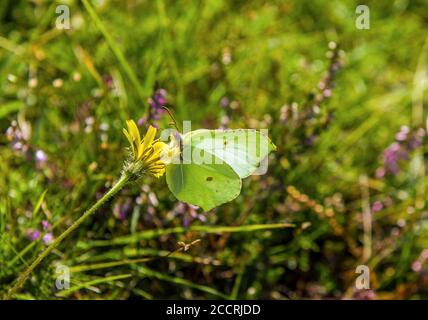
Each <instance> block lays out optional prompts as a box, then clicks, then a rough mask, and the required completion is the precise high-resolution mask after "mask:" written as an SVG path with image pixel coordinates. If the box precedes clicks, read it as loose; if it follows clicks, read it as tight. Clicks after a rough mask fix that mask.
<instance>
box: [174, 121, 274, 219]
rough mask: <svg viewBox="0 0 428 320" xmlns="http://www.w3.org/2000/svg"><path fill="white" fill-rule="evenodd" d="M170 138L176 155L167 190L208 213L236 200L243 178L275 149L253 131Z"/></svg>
mask: <svg viewBox="0 0 428 320" xmlns="http://www.w3.org/2000/svg"><path fill="white" fill-rule="evenodd" d="M171 139H172V142H171V144H172V145H174V146H173V148H175V152H174V155H173V156H171V160H170V161H168V162H169V164H168V165H167V167H166V181H167V184H168V187H169V189H170V190H171V192H172V193H173V194H174V196H175V197H176V198H177V199H179V200H180V201H183V202H186V203H189V204H193V205H196V206H199V207H202V209H204V210H205V211H208V210H211V209H212V208H214V207H217V206H219V205H221V204H223V203H226V202H229V201H232V200H233V199H235V198H236V197H237V196H238V195H239V194H240V192H241V185H242V181H241V179H243V178H246V177H248V176H249V175H251V174H253V173H255V172H256V171H258V170H259V169H260V168H259V167H260V165H261V163H262V161H265V160H266V159H267V156H268V154H269V153H270V152H271V151H273V150H276V147H275V145H274V144H273V143H272V142H271V141H270V139H269V138H268V137H267V136H266V135H264V134H262V133H261V132H260V131H256V130H251V129H248V130H247V129H237V130H206V129H201V130H195V131H190V132H188V133H186V134H184V135H181V134H178V133H175V135H172V138H171ZM170 150H172V149H170Z"/></svg>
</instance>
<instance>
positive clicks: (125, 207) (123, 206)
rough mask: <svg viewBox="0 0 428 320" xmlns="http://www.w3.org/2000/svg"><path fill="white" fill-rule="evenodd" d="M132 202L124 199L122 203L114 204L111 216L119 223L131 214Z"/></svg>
mask: <svg viewBox="0 0 428 320" xmlns="http://www.w3.org/2000/svg"><path fill="white" fill-rule="evenodd" d="M132 209H133V207H132V201H131V200H130V199H126V200H125V201H124V202H122V203H121V202H116V204H115V205H114V208H113V214H114V216H115V217H116V218H118V219H119V220H121V221H124V220H125V219H126V217H127V216H128V215H129V214H130V213H131V211H132Z"/></svg>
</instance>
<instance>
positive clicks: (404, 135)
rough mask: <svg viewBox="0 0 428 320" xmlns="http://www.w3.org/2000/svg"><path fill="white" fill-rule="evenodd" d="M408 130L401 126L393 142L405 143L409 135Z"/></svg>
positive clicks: (406, 127)
mask: <svg viewBox="0 0 428 320" xmlns="http://www.w3.org/2000/svg"><path fill="white" fill-rule="evenodd" d="M409 132H410V129H409V127H408V126H401V127H400V131H399V132H397V134H396V135H395V140H397V141H405V140H407V135H408V134H409Z"/></svg>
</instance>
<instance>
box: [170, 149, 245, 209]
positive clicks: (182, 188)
mask: <svg viewBox="0 0 428 320" xmlns="http://www.w3.org/2000/svg"><path fill="white" fill-rule="evenodd" d="M190 149H191V152H192V154H196V153H199V154H200V155H202V156H204V157H207V156H208V157H209V158H211V160H210V161H205V162H203V161H194V162H191V163H176V164H174V163H171V164H169V165H168V166H167V168H166V181H167V184H168V187H169V189H170V190H171V192H172V193H173V194H174V196H175V197H176V198H177V199H179V200H181V201H183V202H186V203H190V204H193V205H197V206H200V207H202V208H203V209H204V210H205V211H208V210H211V209H212V208H214V207H217V206H219V205H221V204H223V203H226V202H229V201H232V200H233V199H235V198H236V197H237V196H238V195H239V193H240V192H241V179H240V178H239V176H238V174H237V173H236V172H235V171H234V170H233V169H232V168H231V167H230V166H229V165H228V164H227V163H224V162H223V163H220V162H221V161H220V159H218V158H217V157H216V156H214V155H211V154H207V153H206V151H204V150H202V149H198V148H196V147H191V148H190ZM206 162H208V163H206Z"/></svg>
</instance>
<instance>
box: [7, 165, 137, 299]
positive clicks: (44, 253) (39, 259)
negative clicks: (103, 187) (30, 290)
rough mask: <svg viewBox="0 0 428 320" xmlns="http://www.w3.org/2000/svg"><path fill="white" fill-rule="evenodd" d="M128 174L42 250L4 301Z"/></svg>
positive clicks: (97, 207)
mask: <svg viewBox="0 0 428 320" xmlns="http://www.w3.org/2000/svg"><path fill="white" fill-rule="evenodd" d="M129 178H130V177H129V174H126V173H124V174H122V176H121V177H120V179H119V180H118V181H117V182H116V183H115V184H114V185H113V187H111V189H110V190H109V191H108V192H107V193H105V194H104V195H103V196H102V198H100V199H99V200H98V201H97V202H96V203H95V204H94V205H93V206H92V207H90V208H89V209H88V210H87V211H85V213H84V214H83V215H82V216H81V217H80V218H79V219H77V220H76V221H75V222H74V223H73V224H72V225H71V226H70V227H68V229H67V230H65V231H64V232H63V233H61V235H60V236H59V237H58V238H56V239H55V240H54V241H53V242H52V243H51V244H50V245H49V246H48V247H47V248H46V249H45V250H43V251H42V252H41V253H40V254H39V255H38V257H37V258H36V259H35V260H34V261H33V263H31V265H30V266H29V267H28V268H27V269H25V271H23V272H22V273H21V274H20V275H19V277H18V279H17V280H16V282H15V285H14V286H13V287H12V288H10V289H9V291H8V292H7V294H6V295H5V296H4V299H5V300H8V299H10V298H12V296H13V295H14V294H15V293H16V291H17V290H19V289H20V288H21V287H22V285H23V284H24V282H25V280H26V279H27V278H28V276H29V275H30V274H31V272H32V271H33V270H34V268H36V267H37V265H39V263H40V262H42V261H43V259H44V258H46V257H47V255H48V254H49V253H50V252H51V251H52V250H53V249H55V247H56V246H58V244H60V243H61V241H62V240H64V239H65V238H66V237H67V236H68V235H69V234H70V233H72V232H73V231H74V230H75V229H77V227H78V226H80V225H81V224H82V222H83V221H84V220H85V219H86V218H88V217H89V216H90V215H92V214H93V213H94V212H95V211H97V210H98V209H99V208H100V207H101V206H102V205H103V204H104V203H105V202H106V201H107V200H108V199H110V198H111V197H112V196H114V195H115V194H116V193H117V192H118V191H119V190H120V189H122V187H123V186H124V185H125V184H126V183H127V182H128V181H129Z"/></svg>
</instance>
